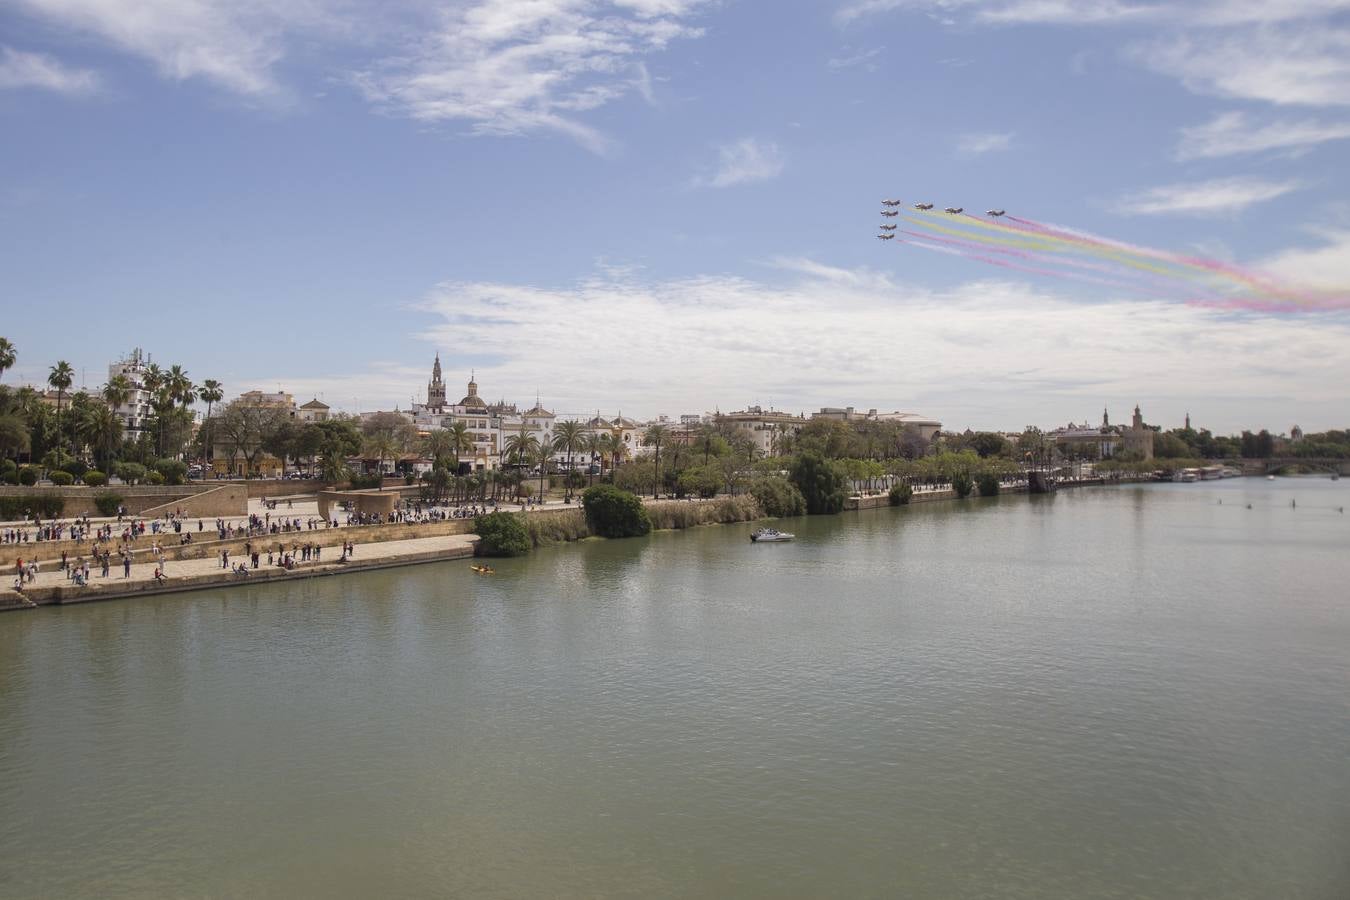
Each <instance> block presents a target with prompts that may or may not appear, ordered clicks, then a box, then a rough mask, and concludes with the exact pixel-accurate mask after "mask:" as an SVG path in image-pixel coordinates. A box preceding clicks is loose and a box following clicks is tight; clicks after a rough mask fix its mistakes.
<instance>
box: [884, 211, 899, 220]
mask: <svg viewBox="0 0 1350 900" xmlns="http://www.w3.org/2000/svg"><path fill="white" fill-rule="evenodd" d="M881 214H882V215H883V216H889V217H891V218H895V217H896V216H898V215H900V213H899V212H898V211H896V210H894V209H884V210H882V211H881Z"/></svg>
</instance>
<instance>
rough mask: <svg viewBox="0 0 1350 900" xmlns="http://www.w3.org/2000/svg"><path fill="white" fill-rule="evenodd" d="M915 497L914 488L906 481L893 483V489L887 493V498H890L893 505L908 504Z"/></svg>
mask: <svg viewBox="0 0 1350 900" xmlns="http://www.w3.org/2000/svg"><path fill="white" fill-rule="evenodd" d="M913 497H914V488H912V487H910V486H909V485H907V484H905V483H904V482H901V483H899V484H893V485H891V490H890V492H889V493H888V494H887V499H889V500H890V502H891V506H906V505H908V504H909V501H910V500H911V499H912V498H913Z"/></svg>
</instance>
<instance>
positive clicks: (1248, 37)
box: [1127, 23, 1350, 106]
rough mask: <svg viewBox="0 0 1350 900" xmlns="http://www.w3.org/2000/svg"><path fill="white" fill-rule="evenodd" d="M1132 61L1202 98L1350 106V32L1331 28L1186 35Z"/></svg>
mask: <svg viewBox="0 0 1350 900" xmlns="http://www.w3.org/2000/svg"><path fill="white" fill-rule="evenodd" d="M1127 56H1128V57H1129V58H1131V59H1133V60H1135V61H1137V62H1139V63H1140V64H1142V65H1144V66H1145V67H1147V68H1149V69H1152V70H1153V71H1155V72H1158V73H1160V74H1163V75H1170V76H1172V77H1175V78H1178V79H1180V80H1181V82H1182V83H1183V84H1184V85H1186V87H1187V88H1189V89H1190V90H1192V91H1194V92H1195V93H1199V94H1213V95H1217V96H1220V97H1232V98H1236V99H1242V100H1261V101H1264V102H1267V103H1273V104H1277V105H1282V106H1288V105H1304V106H1344V105H1350V30H1347V29H1346V28H1344V27H1335V26H1334V25H1332V24H1330V23H1327V24H1326V25H1324V26H1318V25H1311V24H1307V25H1300V26H1298V27H1295V28H1260V29H1242V30H1238V31H1228V32H1223V33H1220V34H1190V35H1181V36H1178V37H1170V38H1165V39H1161V40H1156V41H1151V42H1146V43H1141V44H1136V45H1134V46H1132V47H1131V48H1130V49H1129V50H1128V52H1127Z"/></svg>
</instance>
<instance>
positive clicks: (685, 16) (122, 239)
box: [0, 0, 1350, 431]
mask: <svg viewBox="0 0 1350 900" xmlns="http://www.w3.org/2000/svg"><path fill="white" fill-rule="evenodd" d="M0 134H3V135H4V140H3V141H0V173H3V174H2V175H0V297H3V298H4V309H5V313H6V316H5V318H6V321H5V324H4V326H3V332H2V333H3V334H5V336H7V337H9V338H10V340H11V341H13V342H14V344H15V345H16V346H17V348H18V350H19V356H20V359H19V363H18V365H17V367H16V370H15V372H14V373H7V375H6V381H7V382H11V381H15V380H24V379H34V380H41V379H42V378H43V377H45V372H46V369H47V367H48V366H50V365H51V364H52V363H53V362H54V361H55V360H56V359H58V358H64V359H67V360H69V361H70V362H71V363H72V364H73V365H75V366H76V369H77V371H85V372H87V380H88V383H89V385H90V386H91V387H92V386H95V385H97V384H99V383H101V382H102V381H103V379H104V377H105V376H106V366H107V363H108V362H109V361H110V360H111V359H113V358H115V357H117V356H118V355H120V354H121V353H123V352H125V351H127V350H129V349H130V348H132V347H134V346H140V347H143V348H145V349H146V350H147V351H149V352H151V353H152V354H153V355H154V357H155V359H157V360H159V361H162V362H164V363H166V364H167V363H170V362H180V363H182V364H183V365H185V366H186V368H187V369H188V371H189V372H190V374H191V375H193V376H194V377H196V378H198V379H202V378H207V377H215V378H218V379H220V380H222V381H224V382H225V383H226V387H227V391H228V392H229V393H230V394H231V395H233V394H234V393H236V392H238V391H242V390H246V389H249V388H253V387H266V388H268V389H275V388H276V387H277V386H281V387H282V388H284V389H288V390H292V391H294V392H295V393H296V394H298V395H304V399H308V396H309V395H313V394H319V395H321V396H323V398H324V399H325V400H327V401H328V402H329V403H330V404H333V405H335V406H338V407H342V408H347V409H358V408H359V409H373V408H380V407H384V408H388V407H390V406H393V405H394V404H400V405H406V404H407V402H408V401H409V400H410V399H411V398H412V397H413V396H415V395H418V394H420V392H421V391H423V390H424V389H425V387H424V383H425V381H426V377H427V376H426V373H427V370H428V369H429V365H430V360H431V357H432V355H433V353H434V352H436V351H437V350H439V351H440V353H441V357H442V361H443V363H444V365H445V367H446V370H447V375H448V377H449V378H450V379H451V380H452V381H454V382H458V381H461V380H465V378H466V376H467V373H468V371H469V370H470V369H471V368H476V369H477V371H478V380H479V382H480V384H481V385H482V388H483V391H484V392H485V393H486V394H488V395H490V396H492V397H494V398H495V397H498V396H505V397H506V398H508V399H515V400H518V401H524V402H527V403H528V402H532V401H533V398H534V395H535V393H536V391H537V392H538V393H539V394H540V395H541V396H542V399H543V400H544V402H545V404H546V405H549V406H551V407H553V408H555V409H558V410H559V411H562V412H581V411H585V410H593V409H596V408H600V409H602V410H605V411H608V412H610V413H613V412H615V411H618V410H622V411H623V412H624V413H625V414H630V415H653V414H656V413H663V412H664V413H670V414H678V413H682V412H702V411H706V410H712V409H716V408H721V409H724V410H725V409H730V408H740V407H742V406H744V405H746V404H749V403H755V402H759V403H763V404H772V405H775V406H777V407H779V408H787V409H793V410H799V409H802V410H809V409H813V408H816V407H819V406H821V405H854V406H858V407H863V408H867V407H879V408H882V409H897V408H898V409H909V410H915V411H918V412H923V413H926V414H929V415H933V416H936V417H939V418H941V419H942V420H943V421H944V422H946V423H947V424H948V425H952V426H958V427H964V426H967V425H969V426H974V427H992V428H1008V429H1020V428H1021V427H1022V426H1024V425H1026V424H1032V423H1035V424H1040V425H1053V424H1058V423H1063V422H1065V421H1068V420H1069V419H1074V420H1082V419H1084V418H1086V417H1091V418H1094V419H1095V417H1096V416H1097V415H1099V414H1100V412H1099V411H1100V409H1101V408H1102V406H1103V405H1109V406H1110V407H1111V408H1112V411H1113V414H1114V415H1115V416H1116V417H1117V418H1121V419H1123V418H1124V417H1125V415H1126V413H1127V410H1128V407H1130V406H1132V405H1133V404H1134V403H1135V402H1139V403H1141V404H1143V406H1144V409H1145V413H1146V415H1147V418H1149V420H1150V421H1155V422H1159V423H1161V424H1165V425H1169V426H1171V425H1177V424H1180V420H1181V418H1182V416H1183V415H1184V414H1185V412H1186V411H1188V410H1189V411H1190V412H1191V413H1192V415H1193V417H1194V418H1195V420H1196V421H1197V422H1199V423H1204V424H1209V425H1211V426H1212V427H1215V428H1217V429H1219V430H1225V431H1226V430H1231V429H1237V428H1242V427H1251V426H1254V427H1269V428H1271V429H1272V430H1276V431H1282V430H1287V429H1288V427H1289V426H1290V425H1292V424H1294V423H1295V422H1298V423H1300V424H1302V425H1303V427H1304V428H1306V429H1314V428H1325V427H1345V426H1346V425H1347V424H1350V423H1348V422H1347V415H1346V410H1347V403H1346V400H1347V392H1346V388H1345V385H1347V384H1350V318H1348V317H1347V315H1346V314H1345V313H1327V314H1320V315H1307V314H1305V315H1289V314H1285V315H1274V314H1269V313H1233V312H1220V311H1215V310H1205V309H1199V308H1195V307H1189V306H1186V305H1184V304H1182V303H1170V302H1166V301H1165V300H1158V299H1151V300H1141V299H1139V298H1137V297H1126V296H1112V295H1110V294H1109V293H1102V290H1101V288H1091V287H1088V286H1084V285H1078V284H1072V285H1067V286H1066V283H1065V282H1062V281H1048V280H1037V279H1036V278H1035V277H1034V276H1024V275H1022V274H1020V273H1013V272H1008V271H1005V270H999V269H986V268H981V267H980V266H978V265H977V264H975V263H972V262H970V261H967V260H961V259H956V258H952V257H948V256H943V255H939V254H929V253H925V252H924V251H922V250H919V249H917V248H914V247H906V246H900V245H898V243H891V244H883V243H881V242H878V241H876V240H874V239H873V235H874V233H875V231H874V228H875V224H876V221H877V217H876V211H877V208H878V207H877V200H878V199H879V198H880V197H882V196H894V197H899V198H903V199H905V200H906V202H914V201H916V200H931V201H933V202H936V203H938V204H939V205H940V206H941V205H945V204H948V203H953V204H960V205H965V206H966V207H967V208H970V209H978V210H983V209H984V208H986V207H988V206H1001V207H1005V208H1007V209H1009V210H1010V211H1014V210H1015V211H1017V212H1019V213H1021V214H1024V215H1026V216H1028V217H1029V218H1035V219H1039V220H1042V221H1051V222H1060V223H1064V224H1068V225H1072V226H1075V227H1079V228H1085V229H1090V230H1092V231H1095V232H1098V233H1101V234H1105V235H1109V236H1112V237H1115V238H1119V239H1122V240H1128V241H1135V242H1139V243H1145V244H1148V245H1151V246H1157V247H1164V248H1169V249H1174V250H1182V251H1186V252H1196V253H1204V254H1206V255H1209V256H1213V257H1217V258H1219V259H1224V260H1229V261H1233V262H1237V263H1241V264H1244V265H1252V266H1260V267H1262V268H1265V269H1268V270H1270V271H1272V272H1274V273H1276V274H1277V275H1279V276H1281V277H1286V278H1294V277H1296V278H1298V279H1300V280H1301V281H1303V282H1306V283H1308V284H1309V285H1313V286H1318V287H1324V288H1333V289H1336V288H1338V289H1345V288H1347V286H1348V285H1350V194H1348V193H1347V187H1348V186H1350V165H1347V163H1348V162H1350V3H1347V2H1344V0H1265V2H1255V0H1194V2H1190V3H1185V4H1165V3H1143V2H1140V3H1134V2H1125V0H1120V2H1116V0H1081V2H1071V0H989V2H981V0H862V2H857V0H839V2H827V0H821V2H795V3H772V4H770V3H763V2H760V3H751V2H735V0H720V2H718V0H618V2H588V0H514V2H508V0H466V2H458V3H455V2H441V3H422V2H416V0H401V2H396V3H382V4H367V3H359V2H347V0H272V2H261V0H196V2H191V3H188V2H182V0H138V2H132V0H12V2H10V3H8V4H6V5H5V7H4V9H3V11H0Z"/></svg>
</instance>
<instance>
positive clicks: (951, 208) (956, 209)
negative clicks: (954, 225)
mask: <svg viewBox="0 0 1350 900" xmlns="http://www.w3.org/2000/svg"><path fill="white" fill-rule="evenodd" d="M965 211H966V208H965V207H964V206H949V207H947V208H946V209H945V210H944V212H949V213H951V214H952V215H957V214H958V213H963V212H965Z"/></svg>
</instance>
